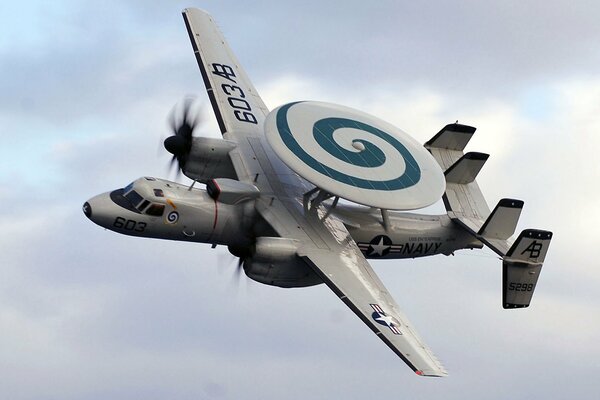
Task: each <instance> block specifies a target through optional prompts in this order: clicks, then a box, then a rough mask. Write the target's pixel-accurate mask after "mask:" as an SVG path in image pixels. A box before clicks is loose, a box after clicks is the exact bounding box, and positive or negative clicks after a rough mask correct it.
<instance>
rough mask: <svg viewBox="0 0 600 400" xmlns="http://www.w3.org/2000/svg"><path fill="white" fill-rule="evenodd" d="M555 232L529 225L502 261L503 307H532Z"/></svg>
mask: <svg viewBox="0 0 600 400" xmlns="http://www.w3.org/2000/svg"><path fill="white" fill-rule="evenodd" d="M551 238H552V232H548V231H542V230H537V229H526V230H524V231H523V232H521V234H520V235H519V237H518V238H517V240H516V241H515V243H514V244H513V245H512V247H511V248H510V250H509V251H508V253H507V254H506V256H505V257H504V259H503V262H502V267H503V269H502V307H504V308H524V307H528V306H529V304H530V303H531V298H532V297H533V292H534V291H535V286H536V284H537V281H538V279H539V277H540V272H541V271H542V263H543V262H544V258H545V257H546V252H547V251H548V246H549V245H550V239H551Z"/></svg>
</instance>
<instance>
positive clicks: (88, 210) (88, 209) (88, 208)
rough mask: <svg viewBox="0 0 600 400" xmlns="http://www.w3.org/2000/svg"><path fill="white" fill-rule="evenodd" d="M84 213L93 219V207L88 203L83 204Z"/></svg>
mask: <svg viewBox="0 0 600 400" xmlns="http://www.w3.org/2000/svg"><path fill="white" fill-rule="evenodd" d="M83 213H84V214H85V216H86V217H88V218H89V219H92V206H91V205H90V203H88V202H87V201H86V202H85V203H83Z"/></svg>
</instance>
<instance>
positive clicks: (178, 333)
mask: <svg viewBox="0 0 600 400" xmlns="http://www.w3.org/2000/svg"><path fill="white" fill-rule="evenodd" d="M485 3H487V4H484V3H482V2H461V3H453V2H437V4H433V3H424V4H414V3H403V2H400V3H399V2H384V3H381V2H379V3H377V5H366V4H364V2H363V3H359V2H354V1H352V2H344V3H343V4H340V3H337V2H329V3H325V4H323V3H322V2H303V3H302V4H289V3H287V2H278V3H275V4H273V3H271V2H256V3H254V4H253V5H252V7H250V6H249V5H240V4H239V2H218V4H217V3H215V4H212V3H206V4H201V5H200V6H201V7H204V8H207V9H209V10H210V11H211V12H212V13H213V15H214V16H215V18H216V20H217V21H218V22H219V25H220V26H221V28H222V30H223V31H224V33H225V35H226V37H227V38H228V39H229V41H230V43H231V45H232V47H233V49H234V51H235V52H236V53H237V54H238V56H239V58H240V60H241V62H242V64H243V65H244V66H245V67H246V69H247V70H248V72H249V74H250V75H251V76H252V77H253V79H254V80H255V83H256V86H257V88H258V89H259V91H260V92H262V93H263V94H265V96H267V97H269V98H273V99H278V100H279V99H287V98H288V97H289V98H290V100H291V99H293V97H295V98H305V96H308V97H312V96H317V97H319V96H323V97H324V98H325V99H327V100H332V101H338V102H346V104H349V105H353V106H357V107H358V106H360V107H361V108H365V109H368V110H369V111H370V112H374V113H383V114H385V117H386V119H390V120H391V121H392V122H394V123H397V124H398V125H401V127H405V126H406V127H408V128H411V129H412V130H415V131H416V132H415V134H417V135H421V136H422V137H421V136H419V139H426V138H427V137H428V136H430V135H432V134H433V133H435V131H436V129H438V128H439V127H441V126H442V125H443V124H444V123H446V122H448V121H449V120H453V119H455V118H456V117H457V115H458V117H460V118H461V119H462V118H463V115H464V118H469V119H472V120H473V123H476V124H477V125H478V126H479V127H480V130H479V131H478V133H477V137H476V138H475V139H474V143H473V144H472V146H473V149H472V150H481V151H488V152H490V153H492V158H491V159H490V162H489V163H488V164H489V165H486V169H485V170H484V171H483V172H482V176H481V178H480V183H481V186H482V187H483V188H484V189H485V192H486V194H487V196H488V198H489V200H490V203H493V202H494V201H495V200H497V199H499V198H500V197H501V196H507V195H511V196H513V195H514V196H519V197H524V198H525V200H526V202H527V203H526V204H527V205H526V209H525V210H524V213H523V218H522V223H521V225H520V226H521V227H525V226H536V227H537V226H539V227H542V228H545V227H549V228H552V229H553V230H555V232H556V236H555V239H554V242H553V244H552V248H551V250H550V254H549V257H548V262H547V264H546V266H545V267H544V272H543V276H542V278H541V280H540V286H539V289H538V291H537V293H536V295H535V298H534V303H533V304H532V307H531V308H530V309H527V310H520V311H516V312H505V311H504V310H502V309H501V308H500V273H501V270H500V268H501V267H500V262H499V261H498V260H497V259H495V258H494V257H493V256H492V255H490V253H489V252H487V253H486V252H463V253H462V254H457V255H456V256H455V257H441V256H440V257H434V258H431V259H423V260H412V261H398V262H375V263H374V265H375V268H376V270H377V272H378V273H379V274H380V275H381V277H382V280H383V281H384V282H386V284H387V285H388V287H389V289H390V291H391V292H392V293H393V294H394V296H395V298H396V299H397V300H398V303H399V304H400V305H401V306H402V307H403V309H404V310H405V312H406V313H407V315H409V316H410V318H411V320H412V321H413V323H414V324H415V325H416V326H417V328H418V330H419V331H420V332H421V333H422V335H423V336H424V338H425V339H426V341H427V342H428V343H429V344H430V345H431V347H432V348H433V350H434V352H435V353H436V354H437V355H438V356H439V357H440V358H441V359H442V360H443V361H444V362H445V364H446V365H447V366H448V367H449V369H450V372H451V376H450V377H449V378H447V379H443V380H427V379H418V378H416V377H414V376H413V374H412V373H411V372H410V371H409V370H408V369H407V368H406V366H405V365H404V364H403V363H402V362H401V361H400V360H399V359H398V358H397V357H396V356H395V355H394V354H392V353H391V352H390V351H389V350H388V349H387V348H386V347H385V346H384V345H383V344H382V343H380V342H379V341H378V339H377V338H376V337H374V335H372V333H371V332H370V331H369V330H368V329H366V328H365V327H364V326H363V324H362V323H361V322H360V321H359V320H358V319H357V318H356V317H355V316H354V315H353V314H352V313H351V312H350V311H349V310H347V309H346V308H345V307H344V306H343V304H341V303H340V302H339V300H337V299H336V297H335V296H334V295H333V294H332V293H331V292H330V291H329V290H328V289H327V288H325V287H323V286H321V287H316V288H310V289H302V290H282V289H276V288H271V287H267V286H264V285H259V284H256V283H254V282H251V281H248V280H247V279H246V278H245V277H242V278H243V279H242V281H241V282H240V285H239V287H237V288H236V285H235V283H234V282H232V277H233V270H234V266H233V265H231V264H230V263H229V262H228V261H227V260H228V257H227V256H226V255H224V254H225V250H224V249H221V248H218V249H217V250H214V251H211V250H210V249H209V247H208V246H201V245H191V244H185V243H174V242H161V241H156V240H142V239H135V238H129V237H124V236H119V235H116V234H113V233H112V232H107V231H104V230H102V229H101V228H99V227H97V226H94V225H92V224H91V223H89V221H87V220H86V219H85V217H84V216H83V214H82V213H81V211H80V206H81V204H82V203H83V201H85V199H87V198H88V197H90V196H92V195H94V194H96V193H99V192H102V191H106V190H110V189H112V188H115V187H119V186H123V185H125V184H126V183H127V182H129V181H131V180H133V179H135V178H137V177H139V176H142V175H157V176H165V175H166V172H165V171H166V170H165V166H166V163H167V160H168V157H167V156H166V155H164V154H163V155H161V156H160V157H157V156H156V148H157V147H158V146H159V143H160V138H161V136H162V135H164V134H166V129H167V128H166V125H165V118H166V115H167V113H168V112H169V110H170V108H171V107H172V105H173V104H174V103H175V102H176V101H177V100H178V99H180V98H181V97H182V96H184V95H186V94H188V93H200V92H203V88H202V81H201V77H200V74H199V72H198V71H197V65H196V62H195V60H194V57H193V55H192V52H191V46H190V45H189V43H188V38H187V35H186V33H185V30H184V28H183V23H182V21H181V16H180V15H179V12H180V10H181V9H182V8H183V7H184V6H185V4H183V3H177V4H175V5H173V4H171V2H153V3H152V4H147V2H141V1H138V2H130V3H127V4H123V3H121V2H111V3H103V5H97V4H95V3H75V2H73V3H70V4H67V5H66V6H61V5H58V6H44V7H41V6H40V8H39V9H37V10H35V9H34V11H32V16H31V18H32V20H34V21H41V22H40V23H39V24H33V25H29V24H22V23H20V22H19V23H16V24H15V23H14V22H13V23H12V24H8V22H10V21H4V22H7V23H6V24H4V25H5V26H9V25H10V26H13V27H14V26H17V28H10V29H11V30H10V37H12V38H14V40H12V41H9V42H7V41H3V42H2V43H3V45H2V48H0V62H1V63H2V65H3V74H2V75H1V76H0V121H1V122H2V126H3V127H2V130H1V131H0V132H1V135H2V136H1V137H2V139H3V143H4V145H3V146H2V150H1V151H2V153H1V156H2V157H1V158H2V161H0V162H2V164H0V165H1V174H0V199H1V200H0V201H1V204H2V205H3V207H2V209H1V210H0V228H1V229H0V243H2V246H1V247H2V248H1V250H2V251H1V252H0V265H1V267H0V270H1V271H2V280H0V281H1V282H0V332H2V333H0V342H1V343H2V344H1V345H0V393H2V394H3V395H4V396H5V397H10V398H13V399H34V398H40V397H43V398H50V399H53V398H56V399H59V398H60V399H100V398H106V397H111V398H115V399H120V398H123V399H125V398H138V397H144V398H149V399H154V398H156V399H159V398H161V399H162V398H166V397H169V398H181V399H192V398H194V399H195V398H216V399H219V398H224V399H233V398H281V397H285V398H302V399H304V398H332V397H342V396H343V397H348V398H364V397H373V396H374V395H375V396H377V397H389V396H398V394H402V395H406V396H410V397H413V398H431V397H440V396H443V397H444V398H447V399H459V398H460V399H464V398H506V397H509V396H510V397H511V398H516V399H528V398H531V397H542V396H545V397H550V396H552V397H558V396H562V397H567V396H569V397H571V396H580V397H590V394H592V393H596V392H597V385H596V384H595V383H594V382H593V380H591V379H590V378H589V377H590V376H594V374H595V373H597V372H600V371H598V367H597V363H596V362H595V360H597V358H598V356H600V353H599V348H598V346H597V345H596V344H595V338H596V337H597V335H598V333H599V331H600V321H599V320H598V317H597V316H596V313H595V312H594V311H595V310H597V309H598V306H600V299H599V298H598V295H597V293H596V292H597V290H596V288H597V285H598V282H599V280H600V276H599V275H598V273H597V271H595V269H594V268H593V264H594V262H593V260H595V258H596V257H595V253H594V251H595V242H594V240H595V239H594V236H593V232H594V228H593V227H594V223H597V222H599V221H598V218H599V217H600V213H598V209H597V206H594V202H593V200H590V199H594V198H595V196H597V194H598V193H597V190H596V189H594V188H592V186H593V185H592V186H590V183H591V182H593V181H594V179H596V178H597V173H598V170H597V168H596V169H594V168H595V167H594V164H593V162H592V161H593V160H594V158H593V148H594V146H595V145H596V144H598V143H597V141H596V140H595V139H594V136H593V132H594V130H595V128H596V127H597V122H594V116H597V115H598V114H597V113H596V112H595V111H597V106H596V108H594V106H593V104H595V103H594V101H595V100H596V99H597V94H594V93H595V92H593V89H594V88H593V86H594V85H596V86H597V82H599V81H598V80H597V78H598V74H597V72H596V71H595V66H596V65H597V62H598V52H597V50H596V47H597V46H596V45H595V44H596V43H597V42H598V39H599V38H598V35H599V33H598V32H599V31H598V30H597V29H596V19H597V18H596V17H597V16H598V6H597V5H596V4H595V3H592V2H583V1H579V2H576V3H566V2H559V3H556V2H555V3H552V4H547V3H541V2H529V3H527V4H522V3H518V2H502V3H498V2H485ZM4 15H5V17H4V18H8V17H6V15H9V14H4ZM14 18H15V19H16V17H14ZM20 25H26V26H27V27H28V29H30V30H31V31H33V32H32V33H27V32H26V31H27V29H24V28H21V27H20ZM6 29H9V28H6ZM14 32H16V33H14ZM26 33H27V34H26ZM30 36H31V37H30ZM288 78H289V80H288V81H289V82H293V81H294V79H297V80H300V81H304V82H308V83H307V84H306V85H304V86H302V85H300V86H298V87H301V88H303V90H305V92H303V93H295V92H293V91H292V92H291V93H290V92H285V88H281V89H280V88H275V87H274V86H273V85H276V84H277V83H278V82H286V80H285V79H288ZM573 82H575V83H576V84H573ZM577 82H579V83H577ZM594 82H595V84H594ZM564 87H568V88H567V89H564V90H563V89H561V88H564ZM278 90H281V91H282V93H278V92H277V91H278ZM528 96H529V97H528ZM549 98H550V99H551V101H548V99H549ZM563 98H568V101H562V100H561V99H563ZM578 98H581V99H582V101H581V102H579V103H577V102H576V101H575V99H578ZM542 100H546V101H547V102H548V103H549V104H547V105H546V106H540V105H539V103H538V102H539V101H542ZM434 103H435V104H434ZM410 104H416V105H414V106H413V108H410V107H409V106H410ZM432 104H434V105H432ZM586 104H588V105H589V104H591V106H586ZM599 104H600V103H599ZM272 105H273V106H275V105H276V104H272ZM532 107H533V108H536V107H537V111H536V112H533V111H532V110H531V108H532ZM544 110H545V111H546V112H544ZM534 111H535V110H534ZM205 112H208V111H205ZM572 123H573V124H576V128H577V129H574V128H573V127H571V125H570V124H572ZM403 124H405V125H403ZM557 127H558V128H557ZM553 129H554V130H553ZM412 130H411V133H412ZM215 131H216V128H215V125H214V122H207V124H206V126H205V127H204V129H203V130H202V132H198V133H202V134H214V132H215ZM580 132H586V134H585V135H583V134H582V133H580ZM583 147H586V148H587V149H583ZM573 159H575V161H576V162H574V161H573ZM557 165H559V166H561V165H562V166H563V167H562V169H561V168H558V167H557ZM581 176H583V177H585V178H581ZM582 206H585V207H582ZM580 208H583V209H582V210H580ZM507 382H510V384H507Z"/></svg>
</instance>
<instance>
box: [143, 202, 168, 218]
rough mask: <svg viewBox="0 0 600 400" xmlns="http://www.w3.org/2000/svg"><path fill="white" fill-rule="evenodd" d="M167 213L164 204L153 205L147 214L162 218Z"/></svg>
mask: <svg viewBox="0 0 600 400" xmlns="http://www.w3.org/2000/svg"><path fill="white" fill-rule="evenodd" d="M164 212H165V206H164V205H162V204H156V203H152V204H151V205H150V207H148V209H147V210H146V214H148V215H153V216H155V217H161V216H162V215H163V213H164Z"/></svg>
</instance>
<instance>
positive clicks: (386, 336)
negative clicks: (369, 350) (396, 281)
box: [303, 245, 448, 376]
mask: <svg viewBox="0 0 600 400" xmlns="http://www.w3.org/2000/svg"><path fill="white" fill-rule="evenodd" d="M303 258H304V259H305V260H306V261H307V262H308V263H309V265H311V266H312V267H313V269H314V270H315V271H316V272H317V273H318V274H319V275H320V276H321V278H322V279H323V280H324V281H325V283H326V284H327V286H329V287H330V288H331V289H332V290H333V291H334V292H335V294H336V295H337V296H338V297H339V298H340V299H341V300H342V301H343V302H344V303H345V304H346V305H347V306H348V307H349V308H350V309H351V310H352V311H353V312H354V313H355V314H356V315H357V316H358V317H359V318H360V319H361V320H362V321H363V322H364V323H365V324H367V326H369V328H371V330H372V331H373V332H375V334H376V335H377V336H378V337H379V338H380V339H381V340H383V342H384V343H385V344H387V345H388V346H389V347H390V348H391V349H392V350H393V351H394V352H395V353H396V354H397V355H398V356H400V358H402V360H404V362H405V363H406V364H407V365H408V366H409V367H410V368H412V370H413V371H415V372H416V373H417V374H418V375H422V376H446V375H448V373H447V372H446V370H445V368H444V367H443V366H442V365H441V363H440V362H439V361H438V359H437V358H436V357H435V356H434V355H433V353H432V352H431V350H430V349H429V348H428V347H427V346H426V345H425V344H424V342H423V341H422V340H421V338H420V337H419V335H418V334H417V333H416V331H415V330H414V328H413V326H412V324H411V323H410V321H409V320H408V319H407V318H406V316H404V314H403V313H402V312H401V311H400V309H399V307H398V305H397V304H396V302H395V301H394V299H393V298H392V297H391V296H390V294H389V292H388V291H387V289H386V288H385V286H384V285H383V283H382V282H381V280H379V278H378V277H377V275H376V274H375V272H374V271H373V269H372V268H371V266H370V265H369V263H368V262H367V260H365V258H364V257H363V255H362V254H361V253H360V251H359V250H358V248H357V247H356V245H353V246H349V247H347V248H346V249H344V250H343V251H342V252H340V253H338V252H332V251H315V250H311V251H310V252H307V253H306V254H304V255H303Z"/></svg>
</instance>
